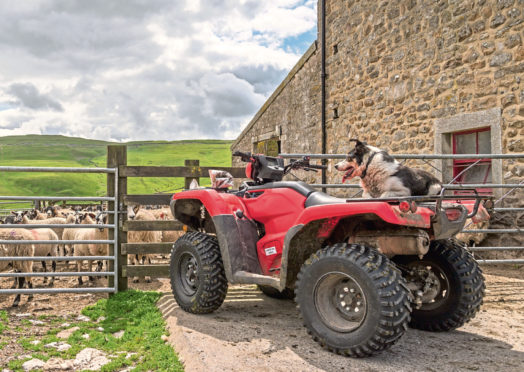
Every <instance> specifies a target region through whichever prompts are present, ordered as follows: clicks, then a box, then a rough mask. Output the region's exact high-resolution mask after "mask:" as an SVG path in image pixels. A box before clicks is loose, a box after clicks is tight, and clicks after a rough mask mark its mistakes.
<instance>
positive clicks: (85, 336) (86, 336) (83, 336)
mask: <svg viewBox="0 0 524 372" xmlns="http://www.w3.org/2000/svg"><path fill="white" fill-rule="evenodd" d="M89 337H90V336H89V335H88V334H87V333H84V334H83V335H82V338H83V339H86V340H89Z"/></svg>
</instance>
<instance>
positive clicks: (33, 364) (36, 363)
mask: <svg viewBox="0 0 524 372" xmlns="http://www.w3.org/2000/svg"><path fill="white" fill-rule="evenodd" d="M44 365H45V363H44V362H42V361H41V360H40V359H31V360H28V361H27V362H25V363H24V364H22V368H23V369H24V371H32V370H33V369H39V368H42V367H44Z"/></svg>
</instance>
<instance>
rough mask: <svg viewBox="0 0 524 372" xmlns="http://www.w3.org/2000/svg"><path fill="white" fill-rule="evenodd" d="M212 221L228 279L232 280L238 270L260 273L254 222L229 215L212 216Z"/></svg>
mask: <svg viewBox="0 0 524 372" xmlns="http://www.w3.org/2000/svg"><path fill="white" fill-rule="evenodd" d="M213 223H214V224H215V227H216V231H217V238H218V242H219V244H220V252H221V253H222V259H223V262H224V268H225V271H226V276H227V277H228V280H229V281H231V282H234V280H233V277H234V274H235V273H236V272H238V271H246V272H249V273H254V274H260V273H261V272H262V271H261V270H260V264H259V262H258V255H257V240H258V233H257V229H256V226H255V224H254V222H253V221H250V220H247V219H237V218H235V217H234V216H231V215H219V216H214V217H213Z"/></svg>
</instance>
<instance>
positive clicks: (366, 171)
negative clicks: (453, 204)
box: [335, 139, 442, 198]
mask: <svg viewBox="0 0 524 372" xmlns="http://www.w3.org/2000/svg"><path fill="white" fill-rule="evenodd" d="M350 142H355V143H356V145H355V148H354V149H353V150H351V151H350V152H349V153H348V155H347V157H346V159H345V160H343V161H341V162H339V163H337V164H336V165H335V169H336V170H339V171H341V172H345V173H344V176H343V177H342V183H344V182H345V181H346V180H349V179H351V178H353V177H360V186H362V188H363V189H364V193H363V197H365V198H389V197H403V196H422V195H437V194H439V193H440V191H441V189H442V185H441V183H440V181H439V180H438V179H437V178H435V177H434V176H433V175H431V174H430V173H428V172H426V171H423V170H421V169H412V168H409V167H406V166H404V165H401V164H400V163H399V162H398V161H396V160H395V159H394V158H393V157H392V156H391V155H389V154H388V153H387V152H386V151H384V150H381V149H379V148H376V147H374V146H369V145H368V144H367V143H366V142H360V141H359V140H358V139H351V140H350Z"/></svg>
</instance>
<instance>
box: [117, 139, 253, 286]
mask: <svg viewBox="0 0 524 372" xmlns="http://www.w3.org/2000/svg"><path fill="white" fill-rule="evenodd" d="M184 164H185V166H183V167H181V166H176V167H153V166H129V165H127V148H126V146H108V148H107V165H108V167H111V168H118V195H119V198H118V200H119V210H120V211H121V212H125V211H126V210H127V206H128V205H136V204H139V205H169V203H170V201H171V198H172V196H173V194H145V195H142V194H140V195H136V194H135V195H128V194H127V179H128V178H129V177H183V178H184V185H185V188H186V189H188V188H189V185H190V184H191V181H192V180H193V179H196V180H197V181H198V179H199V178H200V177H209V170H211V169H220V170H225V171H227V172H229V173H231V174H232V175H233V177H237V178H243V177H245V173H244V168H232V167H201V166H200V162H199V161H198V160H186V161H185V163H184ZM110 176H112V177H113V178H110ZM114 177H115V175H108V183H107V185H108V195H114V193H115V190H114V186H111V187H110V185H114ZM111 217H112V215H110V218H111ZM118 219H119V220H118V222H119V223H118V226H119V229H118V239H117V244H116V249H117V250H118V263H117V265H118V266H117V267H118V291H124V290H127V279H128V278H131V277H135V276H139V277H142V276H150V277H160V278H167V277H169V266H168V265H128V255H130V254H131V255H134V254H169V253H171V249H172V247H173V243H128V242H127V233H128V232H129V231H180V230H182V229H183V224H182V223H180V222H178V221H173V220H167V221H130V220H127V214H126V213H119V216H118ZM110 234H111V232H110ZM110 247H111V248H110V249H113V248H112V245H110ZM110 280H111V279H110Z"/></svg>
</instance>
